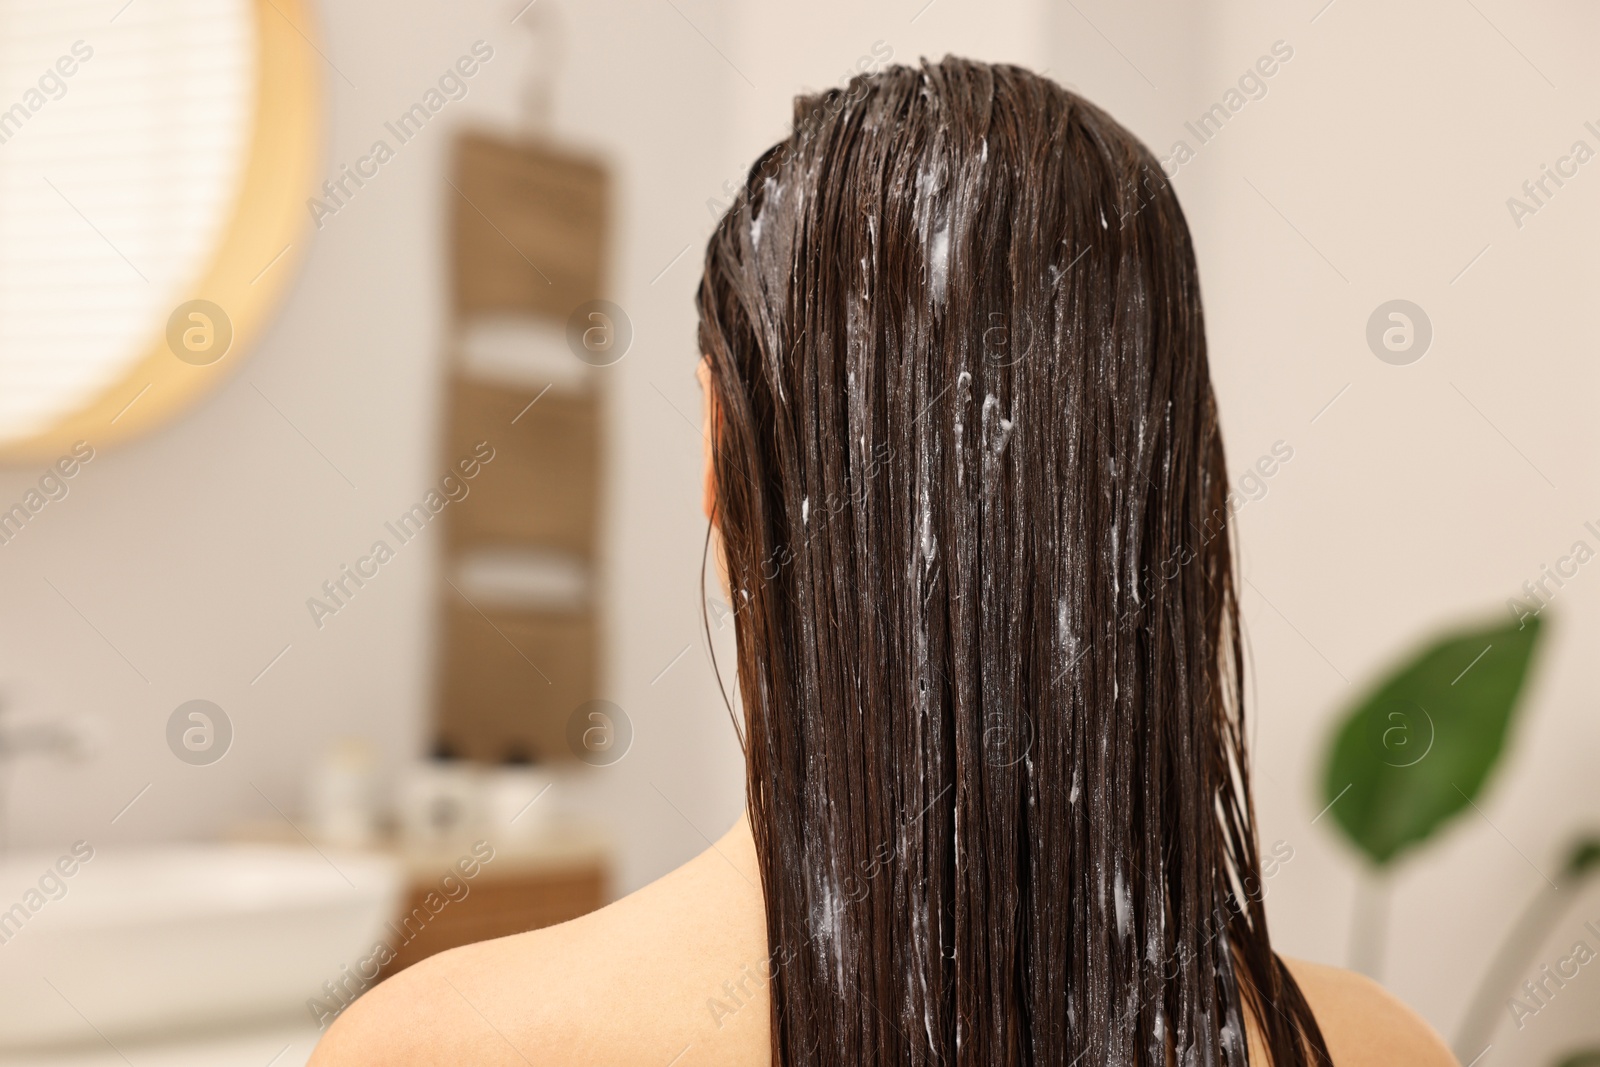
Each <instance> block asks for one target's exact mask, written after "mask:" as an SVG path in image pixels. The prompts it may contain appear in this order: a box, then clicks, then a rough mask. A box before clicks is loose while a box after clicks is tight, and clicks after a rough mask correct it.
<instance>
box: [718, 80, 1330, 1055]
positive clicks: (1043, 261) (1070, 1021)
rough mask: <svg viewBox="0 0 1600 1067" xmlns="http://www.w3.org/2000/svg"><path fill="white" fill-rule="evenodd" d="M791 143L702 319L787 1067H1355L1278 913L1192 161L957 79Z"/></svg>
mask: <svg viewBox="0 0 1600 1067" xmlns="http://www.w3.org/2000/svg"><path fill="white" fill-rule="evenodd" d="M795 122H796V128H795V131H794V133H793V134H791V135H790V136H789V137H788V138H787V139H786V140H784V141H783V142H781V143H779V144H778V145H776V146H774V147H773V148H772V149H770V150H769V151H768V152H767V153H765V154H764V155H763V156H762V157H761V159H760V160H759V161H758V162H757V163H756V164H755V166H754V167H753V168H752V169H751V171H750V174H749V177H748V179H747V180H746V182H745V184H744V187H743V190H742V193H741V194H740V195H739V196H738V197H737V198H736V200H735V202H734V204H733V206H732V207H731V208H730V209H729V210H728V212H727V214H726V215H725V216H724V218H723V219H722V220H721V222H720V224H719V225H718V227H717V230H716V232H715V234H714V235H713V237H712V239H711V241H710V245H709V248H708V249H707V252H706V262H705V275H704V279H703V280H702V282H701V285H700V291H699V297H698V303H699V310H700V316H701V325H700V344H701V350H702V351H703V352H704V353H706V355H707V357H708V358H709V362H710V372H711V373H710V384H711V389H712V392H713V399H714V401H715V403H716V405H717V411H718V418H717V420H716V422H715V429H714V440H713V442H712V449H713V461H712V462H713V473H714V480H715V491H716V502H715V507H716V520H717V526H718V529H719V530H720V533H721V537H722V543H723V551H724V553H725V558H726V562H727V568H728V579H729V585H730V591H731V597H732V603H733V609H734V619H735V624H736V631H737V643H738V683H739V690H740V693H741V696H742V700H743V705H744V721H743V724H742V728H743V735H744V740H745V750H746V757H747V763H748V772H747V773H748V789H749V798H748V804H749V813H750V822H751V827H752V830H753V833H754V837H755V842H756V849H757V852H758V855H759V859H760V864H761V871H762V888H763V892H764V894H765V898H766V911H767V930H768V941H769V947H770V950H771V954H772V963H773V972H774V977H773V981H772V984H771V990H772V1041H773V1061H774V1063H776V1064H780V1065H798V1064H849V1065H872V1064H906V1063H911V1064H919V1063H930V1064H931V1063H952V1064H955V1063H960V1064H975V1065H983V1067H993V1065H999V1064H1034V1063H1038V1064H1059V1065H1066V1064H1073V1063H1078V1062H1080V1057H1081V1058H1082V1061H1081V1062H1083V1063H1084V1064H1096V1065H1100V1064H1117V1065H1123V1064H1147V1065H1152V1067H1156V1065H1159V1067H1165V1065H1167V1064H1168V1063H1174V1064H1176V1065H1177V1067H1191V1065H1202V1064H1224V1063H1226V1064H1229V1065H1240V1064H1244V1063H1245V1062H1246V1060H1247V1052H1246V1045H1245V1031H1244V1025H1245V1024H1244V1013H1245V1010H1246V1007H1247V1006H1248V1009H1249V1010H1250V1011H1251V1013H1252V1014H1253V1015H1254V1016H1255V1018H1256V1019H1257V1020H1258V1021H1259V1024H1260V1026H1261V1029H1262V1032H1263V1034H1264V1035H1265V1038H1266V1045H1267V1047H1268V1048H1269V1049H1270V1051H1271V1056H1272V1060H1273V1062H1274V1063H1275V1064H1284V1065H1287V1064H1302V1063H1319V1062H1327V1051H1326V1046H1325V1045H1324V1043H1323V1039H1322V1036H1321V1034H1320V1032H1319V1030H1318V1028H1317V1024H1316V1021H1315V1019H1314V1018H1313V1016H1312V1013H1311V1010H1310V1008H1309V1007H1308V1005H1307V1004H1306V1002H1305V1000H1304V998H1303V997H1302V996H1301V994H1300V991H1299V989H1298V988H1297V987H1296V985H1295V983H1294V980H1293V979H1292V978H1291V977H1290V975H1289V973H1288V972H1287V970H1286V969H1285V968H1284V967H1283V965H1282V963H1281V962H1280V961H1279V960H1278V958H1277V956H1276V955H1275V954H1274V953H1273V951H1272V947H1271V943H1270V941H1269V940H1268V936H1267V925H1266V915H1265V912H1264V910H1263V908H1262V905H1261V899H1260V888H1259V887H1260V884H1261V881H1260V879H1261V874H1260V870H1259V867H1258V862H1257V855H1256V852H1257V849H1256V835H1255V823H1254V817H1253V814H1252V811H1251V806H1250V799H1249V798H1250V793H1249V771H1248V764H1247V762H1246V758H1245V752H1244V744H1243V737H1244V732H1243V710H1242V707H1241V703H1240V690H1241V687H1242V673H1241V661H1240V641H1239V629H1238V610H1237V603H1236V599H1235V593H1234V583H1233V573H1232V558H1231V554H1230V550H1229V545H1228V538H1227V537H1226V536H1222V537H1216V536H1212V534H1211V532H1208V530H1210V531H1214V530H1215V528H1216V527H1215V524H1216V523H1217V522H1219V521H1222V522H1225V521H1226V515H1227V511H1226V508H1225V507H1224V500H1225V497H1226V494H1227V476H1226V473H1225V470H1224V460H1223V450H1222V439H1221V436H1220V433H1219V431H1218V426H1217V411H1216V402H1215V400H1214V398H1213V396H1212V391H1211V384H1210V378H1209V374H1208V370H1207V365H1206V345H1205V336H1204V329H1203V323H1202V318H1201V311H1200V294H1199V289H1198V283H1197V280H1196V273H1195V263H1194V256H1193V251H1192V249H1191V247H1190V240H1189V233H1188V229H1187V226H1186V224H1185V222H1184V218H1183V213H1182V211H1181V210H1180V209H1179V207H1178V202H1177V200H1176V198H1175V197H1174V195H1173V192H1172V190H1171V188H1170V186H1169V185H1168V183H1167V181H1166V179H1165V177H1164V175H1163V174H1162V172H1161V169H1160V166H1159V164H1158V163H1157V161H1156V160H1155V158H1154V157H1153V156H1152V155H1151V154H1150V152H1149V151H1148V150H1147V149H1146V148H1145V147H1144V146H1143V145H1142V144H1140V143H1139V142H1138V141H1137V140H1136V139H1135V138H1134V137H1133V136H1132V135H1130V134H1129V133H1128V132H1127V131H1126V130H1124V129H1123V128H1122V127H1121V126H1119V125H1117V123H1116V122H1114V121H1113V120H1112V119H1111V118H1110V117H1109V116H1107V115H1106V114H1105V113H1104V112H1102V111H1100V110H1099V109H1097V108H1096V107H1094V106H1093V105H1092V104H1090V103H1088V102H1087V101H1085V100H1083V99H1082V98H1080V97H1077V96H1075V95H1073V94H1072V93H1070V92H1068V91H1066V90H1065V89H1063V88H1061V87H1060V86H1058V85H1056V84H1055V83H1053V82H1051V81H1048V80H1047V79H1044V78H1041V77H1039V76H1038V75H1035V74H1031V73H1029V72H1027V71H1025V70H1021V69H1018V68H1016V67H1008V66H990V65H988V64H983V63H975V62H970V61H967V60H961V59H954V58H947V59H945V60H944V61H942V62H940V63H937V64H928V63H926V62H924V63H923V65H922V66H921V68H920V69H917V68H910V67H903V66H896V67H892V68H889V69H886V70H883V71H881V72H878V73H875V74H870V75H865V76H862V77H858V78H856V79H854V80H853V81H851V82H850V84H849V85H848V87H846V88H844V89H836V90H832V91H829V92H826V93H823V94H821V95H820V96H816V97H810V98H801V99H799V100H797V101H796V103H795ZM1219 516H1220V519H1219ZM1208 523H1210V524H1212V525H1211V526H1210V527H1208V526H1207V524H1208Z"/></svg>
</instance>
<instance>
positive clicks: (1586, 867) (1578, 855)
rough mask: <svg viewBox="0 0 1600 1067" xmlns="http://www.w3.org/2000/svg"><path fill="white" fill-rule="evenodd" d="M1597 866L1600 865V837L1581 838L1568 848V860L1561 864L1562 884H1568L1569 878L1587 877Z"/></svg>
mask: <svg viewBox="0 0 1600 1067" xmlns="http://www.w3.org/2000/svg"><path fill="white" fill-rule="evenodd" d="M1596 866H1600V837H1596V836H1594V835H1590V836H1586V837H1581V838H1579V839H1578V840H1576V841H1574V842H1573V843H1572V845H1571V847H1570V848H1568V850H1567V861H1566V863H1564V864H1562V865H1561V884H1562V885H1566V884H1567V881H1568V879H1569V878H1574V879H1575V878H1587V877H1588V876H1589V874H1590V872H1592V871H1593V870H1594V868H1595V867H1596Z"/></svg>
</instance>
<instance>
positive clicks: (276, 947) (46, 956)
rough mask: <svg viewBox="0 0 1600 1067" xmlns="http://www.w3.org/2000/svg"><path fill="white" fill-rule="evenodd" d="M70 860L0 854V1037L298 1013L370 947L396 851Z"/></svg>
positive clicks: (109, 854) (165, 851) (25, 1042)
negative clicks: (1, 858) (383, 854)
mask: <svg viewBox="0 0 1600 1067" xmlns="http://www.w3.org/2000/svg"><path fill="white" fill-rule="evenodd" d="M86 847H87V846H82V845H80V847H79V856H80V857H81V855H82V852H83V850H84V849H86ZM77 859H78V857H74V856H73V854H72V852H71V851H70V850H63V852H62V853H60V854H57V853H36V854H21V855H15V854H14V855H11V856H8V857H6V858H5V860H4V861H0V990H4V995H3V996H0V1048H18V1047H39V1046H57V1045H64V1044H74V1043H98V1044H102V1045H104V1044H108V1043H115V1042H116V1041H117V1040H118V1039H119V1038H120V1037H148V1036H151V1035H157V1036H160V1035H171V1034H180V1033H185V1032H192V1031H202V1030H227V1029H229V1028H231V1027H234V1026H237V1025H241V1024H245V1023H248V1022H249V1021H250V1020H259V1019H264V1018H270V1017H278V1018H287V1017H290V1016H293V1015H294V1013H296V1012H300V1013H305V1012H306V1011H307V1009H306V1001H307V999H308V998H310V997H313V996H317V997H324V998H325V997H326V994H325V993H324V991H323V983H324V982H325V981H329V980H333V981H339V980H340V979H341V978H342V976H343V974H344V968H345V967H347V966H349V967H351V968H352V969H354V967H355V965H356V964H357V962H358V961H360V960H361V959H363V958H365V957H368V956H370V955H371V953H372V949H373V946H374V944H375V943H376V942H377V941H378V940H380V939H381V937H382V936H383V931H384V927H385V923H386V922H387V921H388V920H389V919H390V918H392V917H393V915H394V914H395V912H396V909H397V907H398V901H399V895H400V890H401V872H400V868H399V866H398V865H397V864H395V863H394V862H392V861H390V860H387V859H384V858H382V857H378V856H373V855H369V854H358V853H349V852H337V851H333V850H324V852H323V853H319V852H317V851H316V850H314V849H311V848H292V847H283V846H270V845H222V844H218V845H172V846H152V847H148V848H141V849H133V848H127V849H114V848H110V847H107V848H100V849H95V850H94V852H93V855H92V857H91V858H89V859H88V860H87V861H82V862H76V860H77ZM63 861H65V862H64V863H63ZM58 864H62V865H61V866H60V867H58ZM68 868H72V869H73V873H72V874H71V875H70V876H67V877H63V876H61V875H60V873H59V871H60V870H65V869H68ZM52 872H56V873H54V874H53V875H52ZM19 905H20V907H21V911H20V912H19V911H18V910H17V906H19ZM306 1018H307V1020H308V1021H309V1019H310V1016H309V1015H307V1016H306Z"/></svg>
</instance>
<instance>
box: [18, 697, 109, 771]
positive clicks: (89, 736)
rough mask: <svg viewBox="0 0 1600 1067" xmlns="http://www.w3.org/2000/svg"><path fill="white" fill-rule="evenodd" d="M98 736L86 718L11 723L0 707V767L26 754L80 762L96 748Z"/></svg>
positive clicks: (97, 732) (90, 721)
mask: <svg viewBox="0 0 1600 1067" xmlns="http://www.w3.org/2000/svg"><path fill="white" fill-rule="evenodd" d="M99 734H100V731H99V730H97V729H96V723H95V722H94V721H93V720H91V719H89V718H87V717H71V718H62V719H35V720H30V721H22V722H13V721H12V716H11V715H10V714H8V713H7V711H6V709H5V708H4V707H3V706H0V764H4V763H7V762H9V761H11V760H14V759H16V758H17V757H19V756H24V755H28V754H30V753H37V754H39V755H48V756H55V757H57V758H59V759H69V760H73V761H75V762H76V761H79V760H84V759H87V758H88V757H90V756H92V755H94V753H95V752H96V751H97V750H98V749H99V747H100V736H99Z"/></svg>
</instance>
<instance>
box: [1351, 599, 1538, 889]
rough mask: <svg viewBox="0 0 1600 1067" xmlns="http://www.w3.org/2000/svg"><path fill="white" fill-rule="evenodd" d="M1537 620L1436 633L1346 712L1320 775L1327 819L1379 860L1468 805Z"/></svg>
mask: <svg viewBox="0 0 1600 1067" xmlns="http://www.w3.org/2000/svg"><path fill="white" fill-rule="evenodd" d="M1540 629H1541V627H1540V623H1539V619H1538V618H1537V617H1528V618H1526V620H1525V621H1524V622H1523V623H1522V624H1520V625H1519V624H1518V623H1516V622H1511V623H1507V624H1505V625H1491V626H1485V627H1482V628H1479V629H1472V630H1461V631H1456V632H1454V633H1450V634H1447V635H1446V636H1444V637H1441V638H1438V639H1436V640H1435V641H1434V642H1433V643H1432V644H1430V645H1428V646H1427V647H1426V648H1424V649H1423V650H1422V651H1421V652H1419V653H1418V654H1417V655H1415V656H1413V657H1412V658H1411V659H1409V660H1407V661H1405V662H1404V663H1402V664H1401V665H1400V666H1399V667H1397V668H1396V669H1395V670H1394V671H1392V672H1391V673H1390V674H1389V675H1388V676H1387V677H1385V678H1383V679H1382V680H1381V681H1380V682H1379V683H1378V685H1377V686H1376V687H1375V688H1374V689H1373V690H1372V691H1371V692H1369V693H1368V694H1367V695H1366V696H1364V697H1363V698H1362V699H1361V700H1359V701H1358V702H1357V703H1356V704H1355V705H1354V706H1353V707H1352V708H1351V709H1350V710H1349V712H1348V713H1347V714H1346V715H1345V718H1344V720H1343V724H1342V725H1341V726H1340V727H1339V730H1338V733H1337V734H1336V735H1335V737H1334V742H1333V747H1332V751H1331V752H1330V753H1329V759H1328V764H1327V772H1326V776H1325V778H1324V780H1323V786H1324V792H1323V801H1324V803H1326V804H1329V805H1331V807H1329V808H1328V809H1327V810H1328V811H1329V812H1330V813H1331V814H1332V815H1333V818H1334V821H1335V822H1337V823H1338V825H1339V826H1340V827H1341V828H1342V829H1343V830H1344V832H1345V834H1346V835H1347V836H1348V837H1349V838H1350V840H1351V841H1352V842H1353V843H1354V844H1355V846H1356V848H1358V849H1360V850H1361V852H1363V853H1364V854H1365V855H1366V856H1367V858H1368V859H1370V860H1371V861H1372V862H1373V863H1374V864H1376V865H1377V866H1379V867H1383V866H1386V865H1388V864H1389V863H1391V862H1393V861H1394V859H1395V857H1397V856H1399V855H1400V854H1401V853H1402V852H1404V851H1405V850H1406V849H1408V848H1412V847H1414V846H1416V845H1418V844H1420V843H1421V842H1423V841H1425V840H1427V839H1428V838H1429V837H1430V836H1431V835H1432V834H1433V833H1434V832H1435V831H1436V830H1438V829H1439V827H1440V826H1442V825H1443V824H1444V823H1445V822H1447V821H1448V820H1449V819H1450V818H1451V817H1452V816H1454V815H1457V814H1459V813H1460V812H1461V811H1462V810H1463V809H1465V808H1466V807H1467V805H1468V803H1469V801H1471V800H1472V799H1474V798H1476V797H1477V795H1478V791H1479V790H1480V789H1481V788H1482V787H1483V783H1484V781H1485V779H1487V778H1488V776H1489V772H1490V771H1491V770H1492V769H1493V767H1494V765H1495V763H1496V761H1498V760H1499V758H1500V753H1501V751H1502V749H1503V748H1504V747H1505V741H1506V735H1507V733H1508V731H1509V729H1510V726H1511V720H1512V717H1513V715H1514V713H1515V711H1516V707H1517V697H1518V695H1519V694H1520V693H1521V691H1522V684H1523V681H1524V680H1525V679H1526V678H1527V674H1528V666H1529V663H1530V661H1531V660H1532V657H1533V650H1534V647H1535V645H1537V644H1538V640H1539V633H1540Z"/></svg>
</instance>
